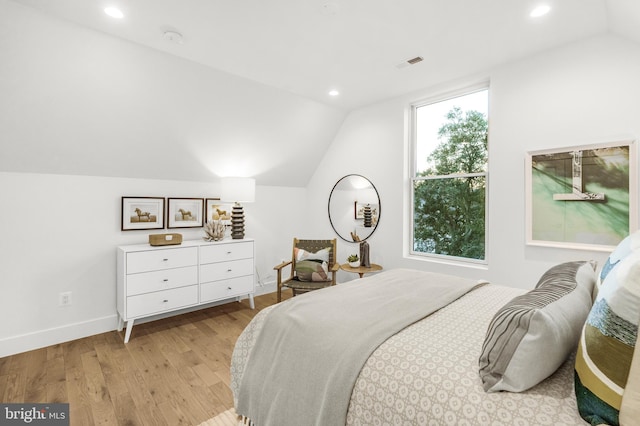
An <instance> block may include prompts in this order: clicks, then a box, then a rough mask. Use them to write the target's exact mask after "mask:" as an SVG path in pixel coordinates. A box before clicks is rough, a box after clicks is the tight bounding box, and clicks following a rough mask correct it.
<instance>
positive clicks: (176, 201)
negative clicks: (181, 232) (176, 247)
mask: <svg viewBox="0 0 640 426" xmlns="http://www.w3.org/2000/svg"><path fill="white" fill-rule="evenodd" d="M167 203H168V205H167V228H198V227H201V226H202V225H203V212H204V208H203V207H204V200H203V199H202V198H168V199H167Z"/></svg>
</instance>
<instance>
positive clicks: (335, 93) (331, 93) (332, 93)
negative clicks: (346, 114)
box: [329, 90, 340, 96]
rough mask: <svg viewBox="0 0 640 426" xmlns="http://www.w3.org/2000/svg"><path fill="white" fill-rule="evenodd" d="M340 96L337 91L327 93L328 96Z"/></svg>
mask: <svg viewBox="0 0 640 426" xmlns="http://www.w3.org/2000/svg"><path fill="white" fill-rule="evenodd" d="M339 94H340V92H338V91H337V90H330V91H329V96H338V95H339Z"/></svg>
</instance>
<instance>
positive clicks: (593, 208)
mask: <svg viewBox="0 0 640 426" xmlns="http://www.w3.org/2000/svg"><path fill="white" fill-rule="evenodd" d="M637 164H638V158H637V152H636V143H635V141H633V140H626V141H617V142H609V143H603V144H597V145H582V146H574V147H568V148H561V149H550V150H544V151H534V152H529V153H527V156H526V162H525V171H526V176H525V183H526V215H527V217H526V223H527V244H529V245H540V246H550V247H566V248H576V249H588V250H601V251H611V250H612V249H613V248H614V247H615V246H616V245H617V244H618V243H619V242H620V241H621V240H622V239H623V238H624V237H626V236H627V235H629V233H630V232H631V231H633V230H635V229H636V228H637V225H638V224H637V217H638V210H637V209H638V188H637V182H638V175H637V173H638V172H637Z"/></svg>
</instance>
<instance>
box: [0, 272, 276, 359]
mask: <svg viewBox="0 0 640 426" xmlns="http://www.w3.org/2000/svg"><path fill="white" fill-rule="evenodd" d="M276 290H277V288H276V282H275V281H270V282H266V283H264V284H260V285H256V291H255V293H254V296H260V295H263V294H268V293H273V292H275V291H276ZM241 299H246V295H245V296H243V297H241ZM230 302H231V299H230V300H224V301H219V302H214V303H211V305H210V306H216V305H219V304H224V303H230ZM204 307H207V306H198V307H194V308H187V309H184V310H182V311H174V312H170V313H167V314H164V315H163V314H161V315H157V316H154V317H149V318H145V319H143V320H139V321H136V324H142V323H145V322H149V321H155V320H158V319H161V318H166V317H170V316H175V315H179V314H181V313H186V312H190V311H195V310H200V309H203V308H204ZM117 325H118V315H117V314H113V315H109V316H106V317H102V318H96V319H93V320H89V321H84V322H79V323H74V324H68V325H63V326H60V327H54V328H49V329H46V330H40V331H36V332H33V333H27V334H22V335H19V336H12V337H7V338H4V339H0V358H2V357H6V356H10V355H15V354H19V353H22V352H27V351H31V350H34V349H40V348H44V347H47V346H51V345H57V344H59V343H64V342H68V341H70V340H76V339H81V338H83V337H89V336H93V335H95V334H100V333H106V332H108V331H113V330H115V329H116V328H117ZM134 326H135V325H134Z"/></svg>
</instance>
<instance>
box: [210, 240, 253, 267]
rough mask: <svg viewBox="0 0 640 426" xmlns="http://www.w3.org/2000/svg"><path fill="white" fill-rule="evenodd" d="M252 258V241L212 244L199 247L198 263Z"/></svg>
mask: <svg viewBox="0 0 640 426" xmlns="http://www.w3.org/2000/svg"><path fill="white" fill-rule="evenodd" d="M249 258H253V242H251V241H247V242H241V243H229V244H217V245H216V244H214V245H210V246H202V247H200V263H201V264H202V263H214V262H225V261H227V260H238V259H249Z"/></svg>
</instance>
